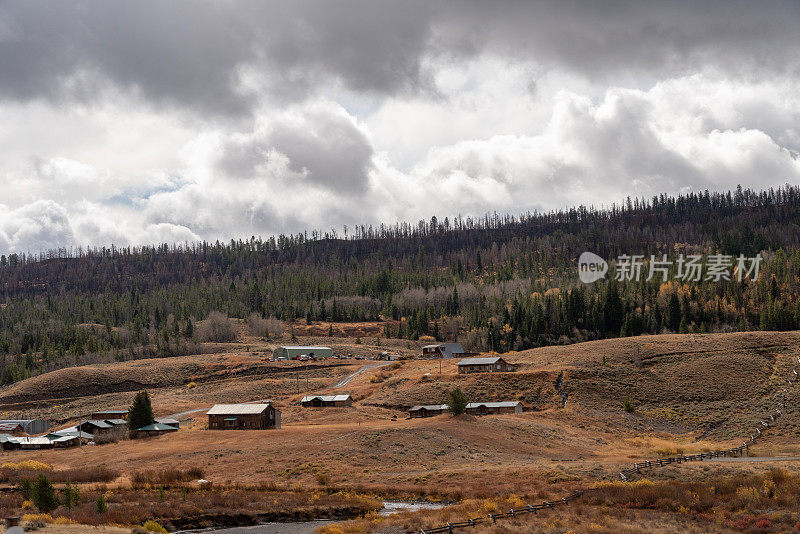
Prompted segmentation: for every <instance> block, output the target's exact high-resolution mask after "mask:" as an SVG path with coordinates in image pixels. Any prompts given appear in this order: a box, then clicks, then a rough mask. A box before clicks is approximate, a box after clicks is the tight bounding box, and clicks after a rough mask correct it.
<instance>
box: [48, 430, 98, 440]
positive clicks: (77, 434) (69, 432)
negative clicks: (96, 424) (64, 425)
mask: <svg viewBox="0 0 800 534" xmlns="http://www.w3.org/2000/svg"><path fill="white" fill-rule="evenodd" d="M52 434H56V435H58V436H74V437H76V438H77V437H81V438H84V439H92V438H93V437H94V436H92V435H91V434H89V433H88V432H78V431H77V430H56V431H55V432H52Z"/></svg>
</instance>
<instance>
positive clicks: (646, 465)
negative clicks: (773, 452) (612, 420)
mask: <svg viewBox="0 0 800 534" xmlns="http://www.w3.org/2000/svg"><path fill="white" fill-rule="evenodd" d="M797 365H800V357H799V358H797ZM797 365H795V366H794V368H792V374H791V376H790V378H789V380H787V385H786V386H784V387H783V388H781V390H780V391H778V392H777V393H776V394H775V395H774V397H773V398H774V399H775V410H774V411H773V412H772V413H770V415H769V417H768V418H765V419H764V420H762V421H761V422H760V423H759V425H758V426H757V427H756V428H755V429H753V433H752V434H750V438H749V439H748V440H747V441H745V442H743V443H742V444H741V445H739V446H738V447H732V448H730V449H723V450H717V451H712V452H702V453H700V454H686V455H679V456H668V457H666V458H657V459H655V460H646V461H644V462H636V463H634V464H633V466H632V467H630V468H628V469H624V470H622V471H620V473H619V478H620V480H622V481H623V482H627V481H628V480H629V479H630V478H631V477H632V476H633V475H637V474H640V473H641V472H642V470H645V469H653V468H658V467H665V466H668V465H672V464H681V463H683V462H702V461H704V460H710V459H712V458H721V457H735V456H742V455H744V454H745V452H746V451H747V449H748V448H750V446H751V445H753V443H755V442H756V440H758V438H760V437H761V431H762V429H764V430H766V429H768V428H769V427H771V426H772V425H774V424H775V422H776V421H777V420H778V418H779V417H780V416H781V415H783V406H784V403H783V401H784V397H785V396H786V394H787V393H788V392H789V387H791V386H793V385H794V382H795V381H796V380H797V378H798V373H797ZM592 491H597V488H585V489H580V490H577V491H574V492H572V493H570V494H569V495H567V496H566V497H563V498H561V499H558V500H555V501H542V502H541V503H538V504H528V505H526V506H524V507H522V508H512V509H511V510H509V511H508V512H500V513H497V514H488V515H485V516H481V517H475V518H472V519H466V520H464V521H459V522H456V523H446V524H445V525H442V526H439V527H432V528H425V529H420V530H419V534H434V533H437V532H448V533H452V532H454V531H455V530H456V529H460V528H467V527H475V526H478V525H480V524H483V523H487V524H488V523H494V522H496V521H497V520H498V519H505V518H509V517H517V516H520V515H525V514H535V513H536V512H538V511H539V510H549V509H551V508H555V507H557V506H567V505H568V504H569V503H570V502H572V501H574V500H575V499H577V498H579V497H581V496H583V495H585V494H586V493H590V492H592Z"/></svg>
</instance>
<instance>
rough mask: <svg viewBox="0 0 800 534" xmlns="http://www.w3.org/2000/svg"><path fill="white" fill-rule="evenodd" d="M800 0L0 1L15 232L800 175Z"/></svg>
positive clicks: (496, 206) (513, 204)
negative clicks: (654, 0) (542, 0)
mask: <svg viewBox="0 0 800 534" xmlns="http://www.w3.org/2000/svg"><path fill="white" fill-rule="evenodd" d="M799 151H800V3H798V2H795V1H787V2H766V3H760V2H735V1H730V0H724V1H720V2H710V1H704V2H696V1H687V2H642V1H640V0H632V1H630V2H608V1H604V2H598V1H588V0H587V1H584V2H569V1H564V0H558V1H556V2H552V3H550V2H498V1H491V2H474V3H473V2H469V1H464V0H459V1H452V2H436V1H432V0H424V1H421V2H410V1H407V0H402V1H400V0H398V1H394V2H381V1H375V0H368V1H367V0H365V1H363V2H349V1H335V0H328V1H319V2H304V1H297V0H292V1H290V2H287V1H286V0H282V1H279V2H267V1H263V0H257V1H252V2H247V1H237V2H232V1H226V0H214V1H206V2H204V1H200V0H191V1H176V0H171V1H169V2H163V1H142V0H137V1H136V2H130V1H109V0H102V1H96V2H82V1H70V2H53V1H51V2H39V1H36V0H16V1H7V0H0V253H8V252H12V251H16V252H29V251H31V252H37V251H41V250H44V249H50V248H56V247H63V246H85V245H95V246H100V245H110V244H112V243H114V244H117V245H129V244H131V245H133V244H143V243H160V242H183V241H192V240H199V239H207V240H216V239H221V240H228V239H231V238H239V237H249V236H251V235H262V236H267V235H271V234H277V233H288V232H298V231H302V230H309V231H310V230H313V229H319V230H322V231H327V230H330V229H331V228H336V229H337V231H338V232H339V233H340V234H341V233H342V226H343V225H349V226H351V227H352V225H354V224H357V223H366V224H369V223H373V224H374V223H380V222H386V223H394V222H396V221H398V220H407V221H416V220H418V219H420V218H425V219H427V218H429V217H430V216H431V215H437V216H438V217H439V218H440V219H441V218H443V217H444V216H453V215H458V214H462V215H481V214H483V213H486V212H491V211H498V212H501V213H506V212H510V213H521V212H525V211H529V210H530V211H533V210H549V209H554V208H563V207H570V206H576V205H580V204H585V205H595V206H597V207H600V206H603V205H609V204H610V203H612V202H619V201H621V200H623V199H624V198H625V197H626V196H629V195H630V196H640V197H641V196H645V197H651V196H652V195H654V194H658V193H662V192H663V193H670V194H677V193H681V192H689V191H702V190H705V189H709V190H712V191H713V190H717V191H721V190H727V189H732V188H735V187H736V185H737V184H742V185H743V186H745V187H751V188H755V189H762V188H768V187H777V186H781V185H783V184H786V183H789V184H794V185H797V184H800V156H799V155H798V153H799Z"/></svg>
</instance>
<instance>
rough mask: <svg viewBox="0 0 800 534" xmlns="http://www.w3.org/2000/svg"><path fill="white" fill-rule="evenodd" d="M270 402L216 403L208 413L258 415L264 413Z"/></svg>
mask: <svg viewBox="0 0 800 534" xmlns="http://www.w3.org/2000/svg"><path fill="white" fill-rule="evenodd" d="M268 406H269V404H215V405H214V407H213V408H211V409H210V410H209V411H207V412H206V415H257V414H260V413H263V412H264V410H266V409H267V407H268Z"/></svg>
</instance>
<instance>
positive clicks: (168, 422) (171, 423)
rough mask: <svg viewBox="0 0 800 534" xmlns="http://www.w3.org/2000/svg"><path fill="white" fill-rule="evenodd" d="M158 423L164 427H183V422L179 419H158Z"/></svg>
mask: <svg viewBox="0 0 800 534" xmlns="http://www.w3.org/2000/svg"><path fill="white" fill-rule="evenodd" d="M156 423H160V424H162V425H169V426H174V427H175V428H180V427H181V422H180V421H178V420H177V419H172V418H171V417H156Z"/></svg>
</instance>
